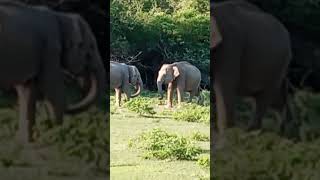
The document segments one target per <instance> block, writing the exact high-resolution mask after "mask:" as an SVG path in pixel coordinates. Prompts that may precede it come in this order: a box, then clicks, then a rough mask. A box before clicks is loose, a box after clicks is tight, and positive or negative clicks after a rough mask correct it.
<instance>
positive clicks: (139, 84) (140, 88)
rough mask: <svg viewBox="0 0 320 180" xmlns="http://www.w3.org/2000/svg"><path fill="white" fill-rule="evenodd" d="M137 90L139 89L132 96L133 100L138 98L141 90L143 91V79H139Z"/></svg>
mask: <svg viewBox="0 0 320 180" xmlns="http://www.w3.org/2000/svg"><path fill="white" fill-rule="evenodd" d="M136 89H137V92H136V93H134V94H132V95H131V98H134V97H137V96H138V95H139V94H140V93H141V90H142V89H143V82H142V79H141V77H139V81H138V82H137V84H136Z"/></svg>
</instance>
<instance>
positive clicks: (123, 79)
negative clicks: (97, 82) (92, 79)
mask: <svg viewBox="0 0 320 180" xmlns="http://www.w3.org/2000/svg"><path fill="white" fill-rule="evenodd" d="M130 85H133V86H134V87H135V89H136V90H137V91H136V92H135V93H134V94H131V90H130ZM110 88H111V89H115V91H116V105H117V106H120V102H121V94H122V92H124V93H125V95H126V98H127V100H130V98H134V97H136V96H138V95H139V94H140V93H141V90H142V89H143V81H142V79H141V75H140V72H139V70H138V68H137V67H136V66H133V65H127V64H125V63H119V62H115V61H110Z"/></svg>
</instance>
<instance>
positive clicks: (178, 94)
mask: <svg viewBox="0 0 320 180" xmlns="http://www.w3.org/2000/svg"><path fill="white" fill-rule="evenodd" d="M177 96H178V106H179V107H180V106H181V102H183V89H182V88H181V87H177Z"/></svg>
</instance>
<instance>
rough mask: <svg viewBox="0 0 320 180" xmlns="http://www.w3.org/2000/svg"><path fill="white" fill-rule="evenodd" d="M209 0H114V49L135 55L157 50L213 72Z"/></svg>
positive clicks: (112, 19)
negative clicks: (210, 61) (210, 63)
mask: <svg viewBox="0 0 320 180" xmlns="http://www.w3.org/2000/svg"><path fill="white" fill-rule="evenodd" d="M209 20H210V18H209V1H206V0H181V1H177V0H153V1H151V0H150V1H149V0H148V1H142V0H132V1H123V0H113V1H111V27H112V28H111V51H112V53H113V54H119V55H125V56H133V55H135V54H137V52H139V51H143V52H148V51H152V50H153V51H156V52H159V53H161V54H162V55H164V56H165V58H166V59H167V60H172V61H177V60H179V61H180V60H181V59H183V60H186V61H189V62H191V63H192V64H197V65H198V66H199V68H200V69H201V70H202V71H204V72H209V68H208V65H209V59H210V58H209V49H208V47H209V32H210V28H209Z"/></svg>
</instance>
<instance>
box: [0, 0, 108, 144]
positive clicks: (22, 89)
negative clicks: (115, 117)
mask: <svg viewBox="0 0 320 180" xmlns="http://www.w3.org/2000/svg"><path fill="white" fill-rule="evenodd" d="M0 19H1V20H0V25H1V28H0V57H1V61H0V86H1V87H2V88H14V89H15V90H16V91H17V95H18V101H19V102H18V103H19V112H20V119H19V123H18V133H17V138H18V140H19V141H20V142H22V143H28V142H31V141H33V138H32V128H33V126H34V125H35V111H36V102H37V101H38V100H45V101H46V102H47V103H48V105H49V110H50V113H51V115H53V116H54V119H56V122H57V123H58V124H61V123H62V122H63V114H64V113H71V114H72V113H76V112H80V111H83V110H85V109H86V108H88V107H89V106H90V105H92V104H93V103H95V102H96V101H97V100H98V99H100V98H101V96H102V94H103V93H104V92H105V86H104V82H105V69H104V67H103V64H102V60H101V57H100V55H99V52H98V49H97V43H96V39H95V37H94V35H93V33H92V31H91V29H90V27H89V25H88V24H87V22H86V21H85V20H84V19H82V18H81V17H80V16H78V15H76V14H71V13H68V14H67V13H58V12H55V11H53V10H50V9H48V8H38V7H31V6H26V5H24V4H22V3H18V2H13V1H1V2H0ZM66 77H71V78H72V79H75V80H77V81H79V82H80V81H81V82H83V83H82V87H87V89H86V92H87V93H86V94H85V95H84V97H82V99H81V100H80V101H79V102H75V103H72V104H68V103H67V102H66V97H65V96H66V89H65V88H66V85H65V80H66Z"/></svg>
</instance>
